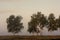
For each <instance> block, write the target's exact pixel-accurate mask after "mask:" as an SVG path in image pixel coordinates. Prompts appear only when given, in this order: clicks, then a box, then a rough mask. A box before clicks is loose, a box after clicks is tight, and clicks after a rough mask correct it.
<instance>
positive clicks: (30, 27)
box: [28, 14, 39, 34]
mask: <svg viewBox="0 0 60 40" xmlns="http://www.w3.org/2000/svg"><path fill="white" fill-rule="evenodd" d="M37 24H38V22H37V19H36V14H33V15H32V16H31V21H30V22H29V23H28V32H29V33H37V34H38V33H39V30H38V29H37Z"/></svg>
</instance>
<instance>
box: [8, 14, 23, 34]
mask: <svg viewBox="0 0 60 40" xmlns="http://www.w3.org/2000/svg"><path fill="white" fill-rule="evenodd" d="M21 20H22V17H21V16H16V17H15V16H14V15H11V16H10V17H9V18H7V29H8V32H12V33H13V34H16V33H18V32H19V31H21V29H22V28H24V26H23V23H21Z"/></svg>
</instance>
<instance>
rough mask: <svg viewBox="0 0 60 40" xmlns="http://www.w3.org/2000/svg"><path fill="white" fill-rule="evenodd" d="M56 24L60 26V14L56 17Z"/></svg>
mask: <svg viewBox="0 0 60 40" xmlns="http://www.w3.org/2000/svg"><path fill="white" fill-rule="evenodd" d="M56 26H57V28H60V16H59V18H57V19H56Z"/></svg>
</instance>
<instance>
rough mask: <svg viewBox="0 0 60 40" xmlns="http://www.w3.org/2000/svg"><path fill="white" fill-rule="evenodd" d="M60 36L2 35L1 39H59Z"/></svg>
mask: <svg viewBox="0 0 60 40" xmlns="http://www.w3.org/2000/svg"><path fill="white" fill-rule="evenodd" d="M58 39H60V36H19V35H13V36H11V35H10V36H0V40H58Z"/></svg>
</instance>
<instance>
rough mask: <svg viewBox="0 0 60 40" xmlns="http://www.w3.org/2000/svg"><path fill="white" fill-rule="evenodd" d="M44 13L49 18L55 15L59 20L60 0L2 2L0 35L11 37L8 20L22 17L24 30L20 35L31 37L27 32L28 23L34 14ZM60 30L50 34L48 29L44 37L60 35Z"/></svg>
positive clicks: (0, 1) (45, 30)
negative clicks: (13, 16) (50, 15)
mask: <svg viewBox="0 0 60 40" xmlns="http://www.w3.org/2000/svg"><path fill="white" fill-rule="evenodd" d="M37 12H42V14H44V15H46V16H48V15H49V14H50V13H54V14H55V17H56V18H57V17H58V16H59V15H60V0H0V35H10V34H12V33H8V32H7V23H6V19H7V18H8V17H9V16H10V15H15V16H17V15H21V16H22V17H23V20H22V22H23V25H24V29H23V31H22V32H21V33H18V34H19V35H30V34H29V33H28V32H27V28H28V22H29V21H30V19H31V18H30V17H31V15H32V14H34V13H37ZM59 31H60V30H57V31H54V32H48V31H47V29H46V28H44V30H43V31H42V34H43V35H60V32H59Z"/></svg>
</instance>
